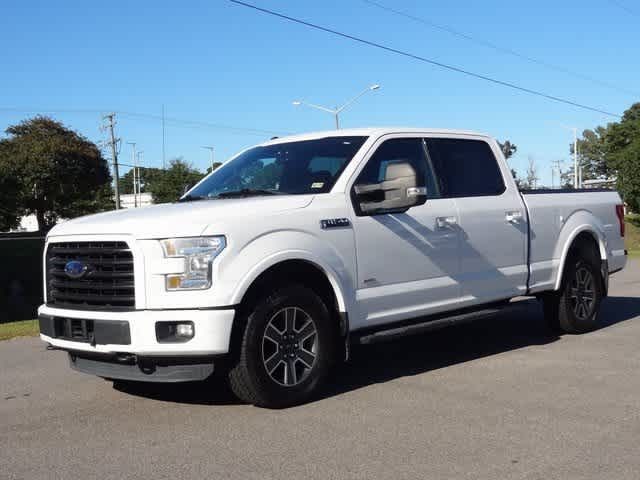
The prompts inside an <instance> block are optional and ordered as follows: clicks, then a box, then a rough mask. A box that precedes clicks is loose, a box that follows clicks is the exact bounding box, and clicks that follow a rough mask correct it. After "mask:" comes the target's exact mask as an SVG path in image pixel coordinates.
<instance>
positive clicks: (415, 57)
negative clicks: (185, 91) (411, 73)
mask: <svg viewBox="0 0 640 480" xmlns="http://www.w3.org/2000/svg"><path fill="white" fill-rule="evenodd" d="M229 1H230V2H231V3H235V4H237V5H241V6H243V7H247V8H250V9H253V10H257V11H259V12H262V13H266V14H268V15H272V16H274V17H278V18H282V19H284V20H288V21H290V22H293V23H297V24H300V25H304V26H307V27H310V28H313V29H315V30H320V31H323V32H327V33H331V34H332V35H336V36H339V37H342V38H346V39H349V40H353V41H354V42H358V43H361V44H364V45H368V46H370V47H375V48H378V49H380V50H385V51H387V52H391V53H395V54H397V55H402V56H404V57H408V58H411V59H413V60H418V61H420V62H424V63H428V64H430V65H435V66H436V67H440V68H443V69H446V70H451V71H453V72H457V73H462V74H464V75H467V76H469V77H473V78H477V79H480V80H484V81H486V82H490V83H494V84H496V85H501V86H503V87H508V88H511V89H513V90H518V91H520V92H525V93H529V94H531V95H535V96H538V97H542V98H546V99H547V100H552V101H554V102H558V103H564V104H565V105H571V106H574V107H578V108H582V109H584V110H589V111H592V112H597V113H601V114H603V115H608V116H610V117H616V118H620V115H619V114H617V113H611V112H607V111H605V110H601V109H599V108H596V107H591V106H589V105H585V104H582V103H578V102H574V101H573V100H567V99H565V98H561V97H557V96H555V95H550V94H547V93H544V92H541V91H538V90H533V89H530V88H526V87H521V86H519V85H516V84H514V83H510V82H506V81H503V80H498V79H496V78H492V77H488V76H486V75H482V74H479V73H474V72H471V71H469V70H464V69H462V68H459V67H455V66H452V65H448V64H446V63H442V62H438V61H436V60H431V59H429V58H426V57H422V56H420V55H416V54H413V53H409V52H405V51H403V50H398V49H396V48H393V47H389V46H386V45H382V44H380V43H376V42H373V41H371V40H365V39H363V38H360V37H356V36H353V35H350V34H347V33H342V32H339V31H337V30H332V29H330V28H327V27H323V26H320V25H317V24H314V23H310V22H306V21H304V20H300V19H298V18H294V17H290V16H288V15H284V14H282V13H278V12H274V11H273V10H268V9H266V8H261V7H258V6H256V5H252V4H250V3H245V2H242V1H240V0H229Z"/></svg>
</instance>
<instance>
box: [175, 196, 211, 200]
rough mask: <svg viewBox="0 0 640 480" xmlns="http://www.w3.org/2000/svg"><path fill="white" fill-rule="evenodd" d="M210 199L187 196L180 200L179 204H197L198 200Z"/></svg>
mask: <svg viewBox="0 0 640 480" xmlns="http://www.w3.org/2000/svg"><path fill="white" fill-rule="evenodd" d="M207 198H209V197H206V196H204V195H186V196H184V197H182V198H181V199H179V200H178V202H195V201H198V200H206V199H207Z"/></svg>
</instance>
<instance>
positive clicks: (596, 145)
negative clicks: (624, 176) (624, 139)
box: [569, 125, 611, 180]
mask: <svg viewBox="0 0 640 480" xmlns="http://www.w3.org/2000/svg"><path fill="white" fill-rule="evenodd" d="M609 127H610V125H607V126H606V127H602V126H600V127H596V128H594V129H593V130H585V131H583V132H582V138H579V139H578V164H579V165H580V166H581V167H582V179H583V180H591V179H595V178H607V177H609V176H610V175H611V168H610V167H609V166H607V162H606V159H607V146H606V138H607V133H608V131H609ZM569 153H570V154H571V155H572V158H573V144H571V145H570V146H569Z"/></svg>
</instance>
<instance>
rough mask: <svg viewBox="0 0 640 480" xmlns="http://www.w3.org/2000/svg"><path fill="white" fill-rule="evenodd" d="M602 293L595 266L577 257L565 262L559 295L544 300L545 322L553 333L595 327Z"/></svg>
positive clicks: (552, 295) (600, 279)
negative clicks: (554, 331)
mask: <svg viewBox="0 0 640 480" xmlns="http://www.w3.org/2000/svg"><path fill="white" fill-rule="evenodd" d="M603 294H604V291H603V285H602V278H601V273H600V270H599V268H598V267H597V265H595V264H594V262H591V261H589V260H587V259H585V258H581V257H580V256H578V255H572V256H571V257H569V258H568V259H567V268H566V270H565V275H564V276H563V279H562V285H561V287H560V291H559V292H555V293H552V294H549V295H548V296H547V297H546V298H545V301H544V302H545V303H544V310H545V317H546V319H547V322H548V323H549V325H550V326H551V327H552V328H553V329H554V330H559V331H562V332H566V333H585V332H589V331H591V330H594V329H595V328H596V327H597V326H598V310H599V309H600V302H601V301H602V297H603Z"/></svg>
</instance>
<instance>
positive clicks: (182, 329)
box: [176, 323, 193, 338]
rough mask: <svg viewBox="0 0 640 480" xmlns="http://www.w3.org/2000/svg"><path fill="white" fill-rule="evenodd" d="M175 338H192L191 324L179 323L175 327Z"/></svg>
mask: <svg viewBox="0 0 640 480" xmlns="http://www.w3.org/2000/svg"><path fill="white" fill-rule="evenodd" d="M176 337H186V338H191V337H193V323H179V324H178V325H176Z"/></svg>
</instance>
